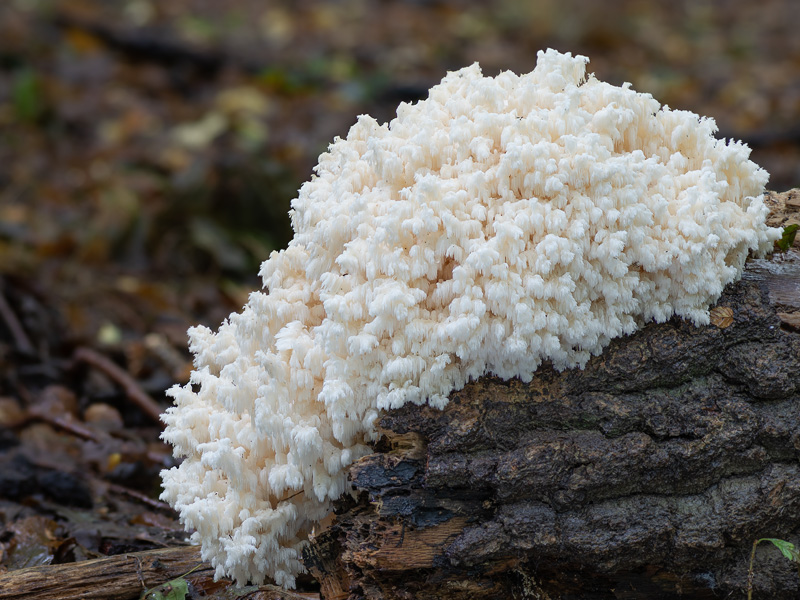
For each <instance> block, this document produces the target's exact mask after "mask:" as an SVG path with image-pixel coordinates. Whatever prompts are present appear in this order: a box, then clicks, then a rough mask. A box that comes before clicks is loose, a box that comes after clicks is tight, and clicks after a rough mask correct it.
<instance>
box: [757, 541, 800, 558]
mask: <svg viewBox="0 0 800 600" xmlns="http://www.w3.org/2000/svg"><path fill="white" fill-rule="evenodd" d="M758 541H759V542H771V543H772V544H773V545H774V546H775V547H776V548H777V549H778V550H780V551H781V554H783V555H784V556H785V557H786V558H788V559H789V560H793V561H798V560H800V552H798V550H797V548H795V545H794V544H792V543H791V542H787V541H785V540H779V539H777V538H761V539H760V540H758Z"/></svg>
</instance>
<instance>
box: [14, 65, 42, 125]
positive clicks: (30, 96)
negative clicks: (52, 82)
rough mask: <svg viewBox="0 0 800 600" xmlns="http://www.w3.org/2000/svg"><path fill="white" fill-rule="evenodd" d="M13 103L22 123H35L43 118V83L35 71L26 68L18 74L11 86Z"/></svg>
mask: <svg viewBox="0 0 800 600" xmlns="http://www.w3.org/2000/svg"><path fill="white" fill-rule="evenodd" d="M11 101H12V104H13V106H14V113H15V114H16V117H17V118H18V119H19V120H20V121H24V122H27V123H34V122H36V121H37V120H38V119H39V117H41V116H42V113H43V112H44V101H43V95H42V83H41V80H40V78H39V76H38V75H37V74H36V72H35V71H33V70H32V69H29V68H26V69H22V70H21V71H19V72H18V73H16V75H15V76H14V80H13V83H12V84H11Z"/></svg>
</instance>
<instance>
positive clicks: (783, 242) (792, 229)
mask: <svg viewBox="0 0 800 600" xmlns="http://www.w3.org/2000/svg"><path fill="white" fill-rule="evenodd" d="M798 229H800V225H798V224H797V223H792V224H791V225H787V226H786V227H784V228H783V235H782V236H781V239H779V240H778V241H777V242H775V245H776V246H778V248H780V249H781V252H786V251H787V250H788V249H789V248H791V247H792V244H794V238H795V236H796V235H797V230H798Z"/></svg>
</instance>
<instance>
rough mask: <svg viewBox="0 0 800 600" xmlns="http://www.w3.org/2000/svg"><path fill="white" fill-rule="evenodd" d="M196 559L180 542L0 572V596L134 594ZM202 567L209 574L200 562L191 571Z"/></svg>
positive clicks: (96, 598) (8, 599) (35, 599)
mask: <svg viewBox="0 0 800 600" xmlns="http://www.w3.org/2000/svg"><path fill="white" fill-rule="evenodd" d="M199 563H201V560H200V548H198V547H197V546H183V547H180V548H167V549H165V550H149V551H146V552H132V553H130V554H121V555H119V556H111V557H108V558H99V559H96V560H86V561H83V562H77V563H67V564H63V565H47V566H41V567H29V568H27V569H19V570H17V571H9V572H8V573H3V574H0V600H23V599H24V600H81V599H86V600H105V599H112V598H119V599H124V598H138V597H139V594H140V593H141V591H142V590H143V589H145V587H147V588H151V587H155V586H158V585H161V584H163V583H166V582H167V581H170V580H172V579H175V578H177V577H180V576H181V575H183V574H184V573H186V572H187V571H189V570H191V569H193V568H194V567H196V566H197V565H198V564H199ZM203 571H209V572H211V567H210V566H209V565H204V566H202V567H201V568H200V569H198V570H197V571H195V572H194V574H195V575H199V574H202V572H203Z"/></svg>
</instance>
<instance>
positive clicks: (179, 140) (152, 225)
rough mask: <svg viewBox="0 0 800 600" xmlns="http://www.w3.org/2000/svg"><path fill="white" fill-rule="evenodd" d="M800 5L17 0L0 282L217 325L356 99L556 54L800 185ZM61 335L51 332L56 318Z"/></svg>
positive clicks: (125, 310) (382, 106) (691, 0)
mask: <svg viewBox="0 0 800 600" xmlns="http://www.w3.org/2000/svg"><path fill="white" fill-rule="evenodd" d="M798 21H800V16H798V6H797V2H796V1H795V0H763V1H760V2H752V0H714V1H703V0H682V1H671V2H650V1H644V0H615V1H612V2H594V1H591V0H531V1H523V0H497V1H494V2H480V1H468V0H405V1H398V0H396V1H387V0H337V1H315V0H285V1H283V0H280V1H274V0H271V1H265V0H170V1H169V2H159V1H157V0H113V1H109V0H61V1H59V0H4V1H3V2H2V3H0V275H2V276H3V277H5V278H6V279H8V278H14V281H15V282H16V283H17V284H18V285H21V283H23V282H24V284H25V285H26V286H28V287H30V288H31V291H32V292H34V291H35V295H37V296H38V297H39V298H41V299H44V300H46V301H47V302H48V303H49V304H50V305H52V306H54V307H55V308H56V309H57V311H58V313H59V316H60V318H61V319H63V321H64V324H65V325H66V327H67V329H68V330H69V332H70V335H71V336H72V337H74V338H76V339H80V340H95V341H96V340H97V339H98V336H99V338H100V341H105V342H107V343H114V342H120V341H123V340H124V339H125V338H126V337H127V338H137V339H140V338H142V336H143V335H144V334H146V333H152V332H161V333H164V334H169V336H170V338H169V339H170V340H172V341H173V342H178V343H177V344H176V347H180V344H181V343H182V339H183V337H182V336H183V330H184V329H185V326H186V325H187V324H189V323H192V322H195V321H202V322H205V323H208V324H210V325H212V326H216V325H218V323H219V321H220V320H221V319H222V318H224V317H225V316H226V315H227V314H228V313H229V312H230V311H231V310H238V309H239V308H240V306H241V305H242V303H243V302H244V301H245V300H246V296H247V293H248V292H249V291H250V290H252V289H254V288H256V287H257V286H258V285H259V282H258V279H257V277H256V272H257V267H258V264H259V263H260V262H261V261H262V260H264V259H265V258H266V257H267V256H268V254H269V252H270V251H271V250H273V249H279V248H282V247H284V246H285V245H286V243H287V242H288V240H289V239H290V238H291V231H290V230H289V228H288V218H287V216H286V212H287V210H288V207H289V202H290V200H291V199H292V198H293V197H294V196H295V195H296V191H297V189H298V187H299V185H300V184H301V183H302V182H303V181H305V180H307V179H308V178H309V177H310V174H311V169H312V167H313V165H314V164H315V163H316V159H317V156H318V155H319V153H320V152H321V151H323V150H324V149H325V148H326V146H327V145H328V144H329V143H330V142H331V141H332V139H333V138H334V136H337V135H340V136H345V135H346V134H347V131H348V128H349V127H350V125H351V124H352V123H353V122H354V121H355V118H356V116H357V115H358V114H361V113H369V114H372V115H373V116H375V117H376V118H378V119H379V120H382V121H383V120H388V119H390V118H392V116H393V115H394V110H395V108H396V106H397V104H398V103H399V102H400V101H413V100H416V99H419V98H422V97H424V96H425V95H426V91H427V89H428V88H429V87H430V86H431V85H433V84H435V83H437V82H438V81H439V80H440V79H441V77H442V76H443V75H444V74H445V73H446V71H448V70H453V69H458V68H460V67H463V66H465V65H468V64H470V63H472V62H474V61H479V62H480V64H481V66H482V67H483V70H484V73H485V74H487V75H494V74H497V73H498V72H499V71H501V70H506V69H511V70H514V71H516V72H520V73H523V72H528V71H530V70H531V69H532V68H533V67H534V66H535V61H536V52H537V50H539V49H543V48H547V47H553V48H556V49H558V50H561V51H571V52H573V53H581V54H585V55H587V56H589V57H590V59H591V63H590V65H589V70H590V71H593V72H594V73H595V74H596V75H597V77H598V78H600V79H602V80H606V81H609V82H611V83H614V84H621V83H623V82H625V81H630V82H631V83H632V84H633V87H634V89H636V90H638V91H642V92H649V93H651V94H653V96H655V97H656V98H657V99H658V100H659V101H661V102H662V103H664V104H668V105H669V106H671V107H673V108H682V109H689V110H692V111H694V112H697V113H699V114H701V115H706V116H711V117H714V118H715V119H716V121H717V124H718V125H719V128H720V134H719V135H720V137H735V138H738V139H743V140H745V141H746V142H747V143H749V144H750V146H751V147H752V148H753V158H754V160H755V161H756V162H758V163H759V164H761V165H762V166H763V167H765V168H766V169H767V170H768V171H769V172H770V173H771V180H770V184H769V187H770V188H771V189H775V190H778V191H783V190H784V189H788V188H790V187H792V186H795V185H800V36H798V35H797V26H798V24H799V23H798ZM42 333H46V332H42Z"/></svg>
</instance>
